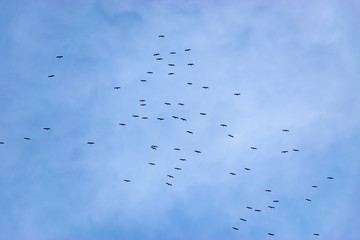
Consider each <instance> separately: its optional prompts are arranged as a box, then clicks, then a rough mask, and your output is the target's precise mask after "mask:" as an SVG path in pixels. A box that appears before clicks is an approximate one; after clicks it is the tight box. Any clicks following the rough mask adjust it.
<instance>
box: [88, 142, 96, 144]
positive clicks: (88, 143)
mask: <svg viewBox="0 0 360 240" xmlns="http://www.w3.org/2000/svg"><path fill="white" fill-rule="evenodd" d="M87 144H95V143H94V142H87Z"/></svg>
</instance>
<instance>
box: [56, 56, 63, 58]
mask: <svg viewBox="0 0 360 240" xmlns="http://www.w3.org/2000/svg"><path fill="white" fill-rule="evenodd" d="M63 57H64V56H56V58H63Z"/></svg>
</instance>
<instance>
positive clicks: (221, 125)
mask: <svg viewBox="0 0 360 240" xmlns="http://www.w3.org/2000/svg"><path fill="white" fill-rule="evenodd" d="M158 37H159V38H164V37H165V36H164V35H159V36H158ZM184 51H185V52H190V51H191V49H190V48H187V49H185V50H184ZM169 54H171V55H175V54H176V52H170V53H169ZM153 56H154V57H156V58H155V60H156V61H162V60H164V59H163V58H162V57H159V56H160V53H154V54H153ZM56 58H58V59H62V58H63V56H61V55H59V56H56ZM167 65H168V66H169V67H175V64H174V63H168V64H167ZM187 65H188V66H189V67H192V66H194V63H188V64H187ZM147 74H153V72H151V71H148V72H147ZM174 74H175V73H174V72H169V73H168V75H174ZM48 77H49V78H54V77H55V75H54V74H50V75H48ZM140 82H141V83H145V82H147V80H146V79H141V80H140ZM187 85H193V83H192V82H188V83H187ZM202 88H203V89H205V90H206V89H209V87H208V86H202ZM119 89H121V87H120V86H115V87H114V90H119ZM240 95H241V94H240V93H239V92H236V93H234V96H240ZM139 102H140V106H142V107H145V106H146V100H145V99H140V100H139ZM164 104H165V105H171V103H169V102H165V103H164ZM177 105H179V106H184V103H181V102H179V103H177ZM200 115H202V116H206V115H207V114H206V113H205V112H201V113H200ZM132 117H133V118H140V116H139V115H137V114H134V115H132ZM172 118H173V119H180V120H182V121H187V119H186V118H184V117H180V116H175V115H173V116H172ZM141 119H143V120H146V119H148V117H147V116H143V117H141ZM157 120H159V121H163V120H165V119H164V118H162V117H158V118H157ZM119 125H120V126H123V127H125V126H126V123H122V122H121V123H119ZM219 126H220V127H225V128H226V127H227V124H225V123H221V124H219ZM43 130H45V131H49V130H51V129H50V128H49V127H44V128H43ZM282 131H283V132H284V133H288V132H289V131H290V130H289V129H283V130H282ZM186 132H187V133H188V134H194V132H193V131H190V130H187V131H186ZM228 137H230V138H234V135H233V134H228ZM24 140H27V141H30V140H31V138H30V137H24ZM0 144H5V142H0ZM87 144H89V145H94V144H95V142H93V141H88V142H87ZM150 148H151V149H153V150H157V149H158V146H157V145H151V146H150ZM250 149H251V150H257V147H255V146H251V147H250ZM180 150H181V149H180V148H174V151H180ZM292 151H293V152H299V151H300V150H299V149H296V148H294V149H292ZM194 152H195V153H198V154H201V151H200V150H197V149H195V150H194ZM281 153H282V154H286V153H288V150H282V151H281ZM180 161H186V159H185V158H180ZM148 164H149V165H151V166H155V165H156V163H154V162H149V163H148ZM174 169H175V170H177V171H180V170H182V169H181V168H180V167H174ZM244 169H245V170H246V171H251V169H250V168H247V167H246V168H244ZM230 175H232V176H235V175H237V174H236V173H235V172H230ZM166 177H167V178H168V179H169V181H166V182H165V184H166V185H168V186H170V187H171V186H173V184H172V183H171V181H170V180H171V179H174V175H172V174H167V175H166ZM327 179H329V180H333V179H334V178H333V177H331V176H329V177H327ZM124 182H126V183H130V182H131V179H124ZM311 187H312V188H314V189H316V188H318V186H317V185H312V186H311ZM265 191H266V192H269V193H270V192H272V191H271V189H265ZM305 201H308V202H311V199H310V198H306V199H305ZM279 202H280V201H279V200H277V199H275V200H273V203H274V204H277V203H279ZM246 208H247V209H249V210H254V211H255V212H258V213H259V212H261V211H262V210H261V209H257V208H253V207H250V206H246ZM268 208H269V209H274V208H275V206H273V205H269V206H268ZM240 221H242V222H247V220H246V219H245V218H240ZM232 229H233V230H236V231H239V227H236V226H233V227H232ZM267 235H269V236H275V234H274V233H272V232H268V233H267ZM313 235H314V236H319V235H320V234H319V233H313Z"/></svg>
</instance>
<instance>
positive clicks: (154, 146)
mask: <svg viewBox="0 0 360 240" xmlns="http://www.w3.org/2000/svg"><path fill="white" fill-rule="evenodd" d="M150 148H152V149H154V150H157V148H158V146H156V145H151V146H150Z"/></svg>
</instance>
